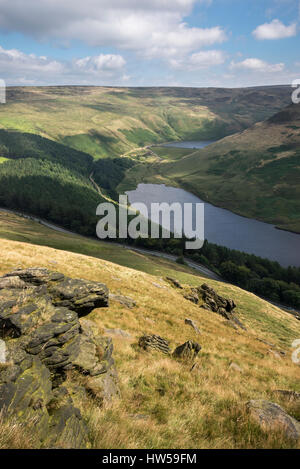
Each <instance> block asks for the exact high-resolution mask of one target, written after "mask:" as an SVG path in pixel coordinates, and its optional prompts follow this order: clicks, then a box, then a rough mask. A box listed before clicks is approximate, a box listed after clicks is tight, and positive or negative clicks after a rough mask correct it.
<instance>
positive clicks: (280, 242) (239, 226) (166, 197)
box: [127, 142, 300, 267]
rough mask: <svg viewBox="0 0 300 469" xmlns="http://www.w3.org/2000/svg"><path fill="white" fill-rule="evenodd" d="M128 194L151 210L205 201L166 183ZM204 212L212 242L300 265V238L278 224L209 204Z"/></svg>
mask: <svg viewBox="0 0 300 469" xmlns="http://www.w3.org/2000/svg"><path fill="white" fill-rule="evenodd" d="M183 143H184V144H186V142H183ZM202 143H203V142H202ZM127 195H128V199H129V202H130V203H134V202H143V203H144V204H145V205H146V206H147V208H148V210H150V205H151V203H152V202H167V203H172V202H180V203H181V204H183V203H194V204H195V203H201V202H203V201H202V200H201V199H199V198H198V197H196V196H195V195H193V194H190V193H189V192H186V191H185V190H183V189H176V188H174V187H167V186H165V185H164V184H139V185H138V187H137V189H136V190H134V191H129V192H127ZM204 213H205V216H204V222H205V225H204V226H205V238H206V239H207V240H208V241H210V242H211V243H215V244H218V245H220V246H226V247H228V248H230V249H237V250H239V251H244V252H247V253H249V254H255V255H257V256H260V257H265V258H268V259H270V260H274V261H278V262H279V263H280V264H281V265H282V266H284V267H287V266H289V265H294V266H297V267H299V266H300V235H298V234H294V233H290V232H287V231H282V230H278V229H276V228H275V226H274V225H270V224H268V223H263V222H260V221H256V220H253V219H251V218H244V217H241V216H239V215H235V214H234V213H232V212H230V211H229V210H225V209H222V208H218V207H214V206H213V205H211V204H208V203H205V208H204Z"/></svg>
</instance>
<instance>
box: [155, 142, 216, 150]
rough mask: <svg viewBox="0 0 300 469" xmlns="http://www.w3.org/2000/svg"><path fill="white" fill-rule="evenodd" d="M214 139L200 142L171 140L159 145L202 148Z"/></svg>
mask: <svg viewBox="0 0 300 469" xmlns="http://www.w3.org/2000/svg"><path fill="white" fill-rule="evenodd" d="M214 142H215V140H203V141H201V142H194V141H192V142H171V143H165V144H164V145H161V146H162V147H174V148H195V149H199V148H204V147H207V146H208V145H210V144H211V143H214Z"/></svg>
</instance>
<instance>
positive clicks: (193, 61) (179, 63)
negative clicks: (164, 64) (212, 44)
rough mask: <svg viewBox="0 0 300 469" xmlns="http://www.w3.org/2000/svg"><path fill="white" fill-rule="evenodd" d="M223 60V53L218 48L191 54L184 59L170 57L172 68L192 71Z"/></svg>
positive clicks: (217, 63)
mask: <svg viewBox="0 0 300 469" xmlns="http://www.w3.org/2000/svg"><path fill="white" fill-rule="evenodd" d="M224 62H225V54H224V52H223V51H220V50H207V51H200V52H195V53H194V54H191V55H190V56H188V57H186V58H185V59H171V60H170V65H171V66H172V67H173V68H176V69H181V70H187V71H194V70H199V69H204V68H210V67H212V66H216V65H221V64H223V63H224Z"/></svg>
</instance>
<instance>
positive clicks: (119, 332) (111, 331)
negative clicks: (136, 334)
mask: <svg viewBox="0 0 300 469" xmlns="http://www.w3.org/2000/svg"><path fill="white" fill-rule="evenodd" d="M104 332H105V334H109V335H117V336H120V337H125V338H127V339H130V338H131V337H132V336H131V334H129V332H126V331H123V330H122V329H104Z"/></svg>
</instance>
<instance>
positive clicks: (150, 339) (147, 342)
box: [139, 334, 171, 354]
mask: <svg viewBox="0 0 300 469" xmlns="http://www.w3.org/2000/svg"><path fill="white" fill-rule="evenodd" d="M139 346H140V347H141V348H142V349H144V350H149V349H154V350H158V351H159V352H162V353H166V354H169V353H170V352H171V350H170V347H169V342H168V341H167V340H166V339H163V338H162V337H160V336H159V335H154V334H153V335H144V336H142V337H140V339H139Z"/></svg>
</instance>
